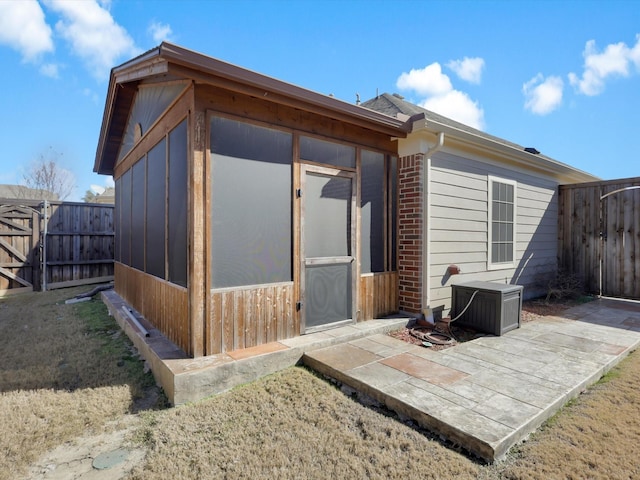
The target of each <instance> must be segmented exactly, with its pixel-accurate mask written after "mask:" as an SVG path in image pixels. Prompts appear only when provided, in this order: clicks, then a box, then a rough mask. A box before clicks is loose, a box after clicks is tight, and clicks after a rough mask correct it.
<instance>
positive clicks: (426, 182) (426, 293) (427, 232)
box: [422, 132, 444, 322]
mask: <svg viewBox="0 0 640 480" xmlns="http://www.w3.org/2000/svg"><path fill="white" fill-rule="evenodd" d="M443 146H444V132H440V133H438V140H437V141H436V143H435V145H434V146H433V147H431V148H429V149H427V150H426V151H425V152H424V153H423V155H424V168H423V178H422V185H423V187H424V191H423V194H422V217H423V228H424V237H423V241H422V264H423V268H422V314H423V315H424V318H425V319H429V320H430V321H431V322H433V316H432V313H431V311H430V305H431V288H430V285H429V280H430V277H431V255H430V251H431V248H430V246H431V157H432V156H433V155H434V154H435V153H436V152H438V151H439V150H440V149H441V148H442V147H443Z"/></svg>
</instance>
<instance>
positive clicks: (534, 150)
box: [524, 147, 540, 155]
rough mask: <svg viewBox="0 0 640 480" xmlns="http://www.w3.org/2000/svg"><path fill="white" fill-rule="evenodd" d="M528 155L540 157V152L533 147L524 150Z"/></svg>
mask: <svg viewBox="0 0 640 480" xmlns="http://www.w3.org/2000/svg"><path fill="white" fill-rule="evenodd" d="M524 151H525V152H527V153H533V154H534V155H538V154H539V153H540V152H539V151H538V150H536V149H535V148H533V147H527V148H525V149H524Z"/></svg>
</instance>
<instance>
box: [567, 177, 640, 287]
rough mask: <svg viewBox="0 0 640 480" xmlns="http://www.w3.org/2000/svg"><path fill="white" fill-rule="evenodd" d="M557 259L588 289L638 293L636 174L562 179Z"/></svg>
mask: <svg viewBox="0 0 640 480" xmlns="http://www.w3.org/2000/svg"><path fill="white" fill-rule="evenodd" d="M559 204H560V205H559V207H560V208H559V217H560V218H559V232H558V234H559V248H558V251H559V259H558V261H559V263H558V266H559V268H560V269H561V271H564V272H566V273H571V274H575V275H576V276H577V277H578V278H580V279H581V280H582V281H583V282H584V287H585V290H586V291H587V292H588V293H595V294H598V295H604V296H609V297H620V298H632V299H640V177H638V178H627V179H622V180H610V181H605V182H593V183H583V184H576V185H561V186H560V191H559Z"/></svg>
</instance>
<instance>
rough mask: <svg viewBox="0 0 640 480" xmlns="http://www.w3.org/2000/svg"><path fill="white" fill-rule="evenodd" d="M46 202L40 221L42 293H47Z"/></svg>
mask: <svg viewBox="0 0 640 480" xmlns="http://www.w3.org/2000/svg"><path fill="white" fill-rule="evenodd" d="M47 204H48V202H47V201H46V200H45V201H44V202H43V203H42V205H43V210H44V213H43V215H42V219H43V220H44V227H43V228H42V291H43V292H46V291H47V226H48V224H49V217H48V213H49V210H48V205H47Z"/></svg>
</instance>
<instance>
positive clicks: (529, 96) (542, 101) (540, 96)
mask: <svg viewBox="0 0 640 480" xmlns="http://www.w3.org/2000/svg"><path fill="white" fill-rule="evenodd" d="M563 88H564V82H563V81H562V79H561V78H560V77H555V76H550V77H547V78H544V76H543V75H542V74H541V73H539V74H538V75H536V76H535V77H533V78H532V79H531V80H529V81H528V82H527V83H525V84H524V85H522V93H524V96H525V102H524V107H525V108H526V109H527V110H529V111H531V112H532V113H535V114H536V115H547V114H549V113H551V112H553V111H554V110H555V109H556V108H558V107H559V106H560V104H561V103H562V90H563Z"/></svg>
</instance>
